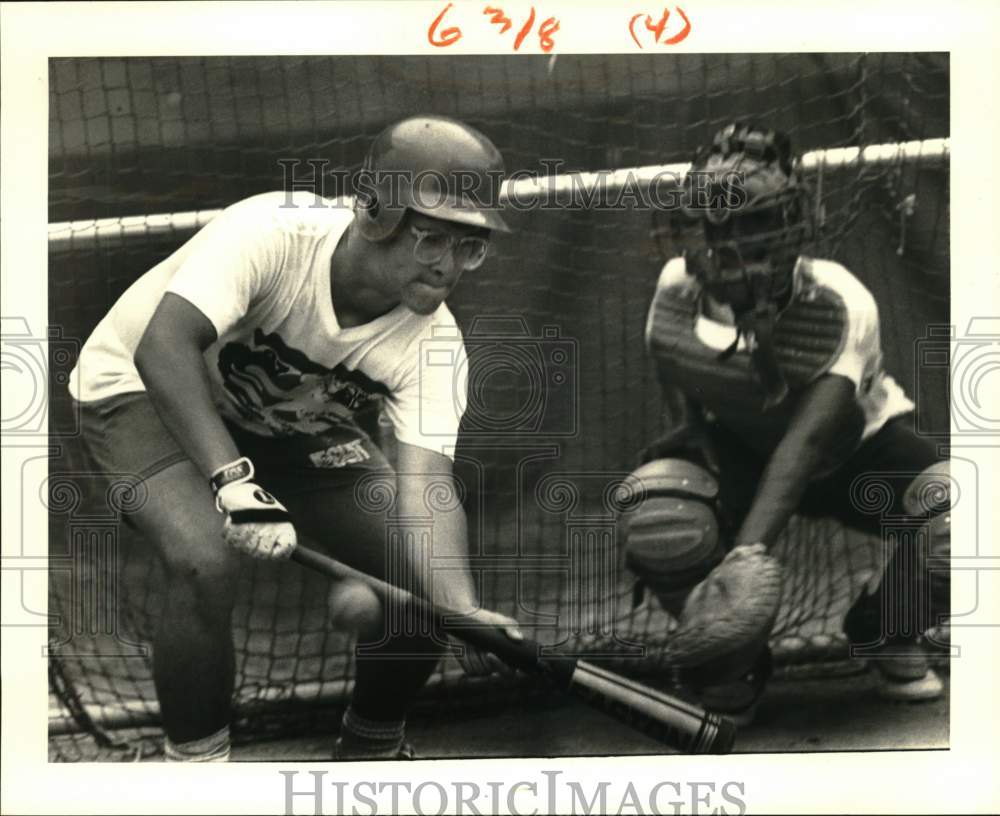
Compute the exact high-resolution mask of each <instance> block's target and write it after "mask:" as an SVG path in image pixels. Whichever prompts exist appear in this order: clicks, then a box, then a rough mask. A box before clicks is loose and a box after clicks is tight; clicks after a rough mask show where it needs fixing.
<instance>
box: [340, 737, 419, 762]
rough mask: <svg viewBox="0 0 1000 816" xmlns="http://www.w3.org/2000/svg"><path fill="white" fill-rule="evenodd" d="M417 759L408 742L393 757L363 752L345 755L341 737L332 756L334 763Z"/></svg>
mask: <svg viewBox="0 0 1000 816" xmlns="http://www.w3.org/2000/svg"><path fill="white" fill-rule="evenodd" d="M416 758H417V752H416V751H414V750H413V746H412V745H410V743H408V742H404V743H403V744H402V745H400V746H399V750H398V751H396V753H395V754H392V755H391V756H389V755H386V754H379V753H367V754H366V753H364V752H361V751H359V752H356V753H344V751H343V750H342V744H341V740H340V737H337V741H336V742H335V743H334V744H333V754H332V756H331V759H333V760H334V762H340V761H349V762H360V761H362V760H364V761H371V760H382V761H386V760H389V761H396V760H400V759H416Z"/></svg>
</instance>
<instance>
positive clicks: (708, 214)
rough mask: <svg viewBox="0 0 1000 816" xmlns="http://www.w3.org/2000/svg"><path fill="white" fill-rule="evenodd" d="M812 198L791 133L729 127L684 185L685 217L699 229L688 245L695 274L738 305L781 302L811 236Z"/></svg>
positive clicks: (702, 155) (702, 154)
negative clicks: (798, 164) (796, 159)
mask: <svg viewBox="0 0 1000 816" xmlns="http://www.w3.org/2000/svg"><path fill="white" fill-rule="evenodd" d="M807 196H808V193H807V191H806V188H805V187H804V185H803V184H802V182H801V180H800V178H799V174H798V171H797V169H796V167H795V163H794V161H793V159H792V155H791V142H790V140H789V138H788V136H786V135H785V134H783V133H780V132H777V131H773V130H763V129H760V128H757V127H754V126H751V125H745V124H731V125H728V126H726V127H725V128H723V129H722V130H720V131H719V132H718V133H717V134H716V135H715V138H714V139H713V140H712V144H711V145H709V146H708V147H705V148H703V149H701V150H699V151H698V154H697V155H696V156H695V158H694V161H693V162H692V164H691V171H690V172H689V174H688V176H687V180H686V183H685V198H684V204H685V207H684V214H685V215H686V216H687V217H688V218H690V219H694V221H695V222H696V224H698V225H700V227H701V230H700V232H701V235H700V236H695V240H694V241H689V242H688V243H687V245H686V246H685V256H686V257H687V260H688V264H689V266H690V268H691V272H692V273H693V274H695V275H696V276H697V277H698V278H699V279H700V280H701V281H702V283H703V284H704V285H705V287H706V288H707V289H708V290H709V291H710V292H712V294H713V295H715V296H716V297H717V298H718V299H719V300H722V301H724V302H727V303H731V304H733V305H734V308H737V309H738V310H739V309H740V307H742V308H743V309H744V310H745V309H749V308H753V307H754V306H755V305H757V304H759V303H760V302H761V301H762V300H764V301H774V300H780V299H781V298H783V297H784V296H786V295H787V294H788V293H789V291H790V285H791V274H792V268H793V267H794V265H795V261H796V260H797V258H798V256H799V253H800V252H801V250H802V247H803V244H804V243H805V242H806V240H807V239H808V238H809V237H810V235H811V234H812V230H811V227H810V224H809V207H808V199H807Z"/></svg>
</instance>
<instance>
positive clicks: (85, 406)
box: [80, 392, 392, 496]
mask: <svg viewBox="0 0 1000 816" xmlns="http://www.w3.org/2000/svg"><path fill="white" fill-rule="evenodd" d="M80 417H81V430H82V433H83V438H84V442H85V444H86V447H87V450H88V452H89V453H90V456H91V458H92V459H93V461H94V463H95V464H96V465H97V466H98V467H99V468H100V470H101V471H102V472H104V473H107V474H114V475H118V476H120V477H123V478H125V479H128V480H132V479H134V480H136V481H143V480H145V479H148V478H149V477H150V476H152V475H154V474H156V473H159V472H161V471H163V470H166V469H167V468H169V467H170V466H171V465H174V464H177V463H178V462H182V461H185V460H187V458H188V457H187V455H186V454H185V453H184V452H183V451H182V450H181V449H180V446H179V445H178V444H177V442H176V441H175V440H174V438H173V436H172V435H171V434H170V432H169V431H168V430H167V429H166V427H165V426H164V425H163V423H162V421H161V420H160V417H159V416H158V415H157V413H156V409H154V408H153V404H152V403H151V402H150V401H149V397H148V396H146V394H145V393H144V392H137V393H131V394H120V395H117V396H114V397H109V398H108V399H104V400H96V401H93V402H85V403H81V404H80ZM228 427H229V431H230V433H231V434H232V436H233V439H234V441H235V442H236V445H237V447H238V448H239V451H240V453H241V454H242V455H243V456H247V457H249V458H250V460H251V461H252V462H253V463H254V469H255V470H256V477H255V481H257V482H258V483H259V484H261V485H262V486H264V487H266V488H267V489H268V490H270V491H271V492H272V493H275V494H276V495H278V496H282V495H290V494H291V493H311V492H317V491H319V492H322V491H324V490H329V489H342V488H345V487H350V486H352V485H353V484H355V482H356V481H357V480H358V479H359V478H360V477H361V476H364V475H366V474H368V473H372V472H383V473H391V472H392V467H391V466H390V464H389V462H388V461H387V460H386V458H385V456H384V454H383V453H382V451H381V450H380V449H379V447H378V446H377V445H376V444H375V443H374V442H373V441H372V439H371V437H370V436H369V435H368V434H367V433H366V432H365V431H364V430H362V429H361V427H360V426H359V425H358V424H357V423H356V422H353V421H347V422H342V423H340V424H338V425H336V426H334V427H332V428H331V429H330V430H328V431H326V432H324V433H322V434H317V435H314V436H305V435H302V436H292V437H283V438H280V439H279V438H274V439H272V438H265V437H261V436H258V435H256V434H252V433H248V432H246V431H244V430H242V429H240V428H237V427H235V426H233V425H229V426H228Z"/></svg>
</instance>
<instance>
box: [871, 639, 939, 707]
mask: <svg viewBox="0 0 1000 816" xmlns="http://www.w3.org/2000/svg"><path fill="white" fill-rule="evenodd" d="M880 651H885V652H888V653H887V654H884V655H879V654H874V655H872V656H871V657H870V658H869V665H870V666H871V667H872V669H874V671H875V676H876V678H877V685H876V692H877V693H878V696H879V697H881V698H882V699H883V700H897V701H903V702H921V701H928V700H937V699H938V698H940V697H941V695H942V694H943V693H944V684H943V683H942V682H941V678H940V677H938V675H937V672H935V671H934V669H932V668H931V666H930V663H929V661H928V660H927V655H926V654H925V653H924V651H923V647H922V646H921V645H920V644H919V643H909V644H901V643H899V642H895V643H892V642H889V643H886V644H885V645H884V646H883V647H881V648H880Z"/></svg>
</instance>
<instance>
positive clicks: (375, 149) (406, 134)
mask: <svg viewBox="0 0 1000 816" xmlns="http://www.w3.org/2000/svg"><path fill="white" fill-rule="evenodd" d="M504 173H505V171H504V162H503V157H502V156H501V155H500V151H499V150H497V148H496V146H495V145H494V144H493V142H491V141H490V140H489V139H488V138H486V136H484V135H483V134H482V133H480V132H479V131H478V130H476V129H475V128H472V127H469V126H468V125H466V124H463V123H462V122H458V121H456V120H454V119H449V118H447V117H445V116H414V117H411V118H409V119H404V120H402V121H401V122H396V123H395V124H393V125H389V126H388V127H387V128H385V129H384V130H383V131H382V132H381V133H380V134H379V135H378V136H376V137H375V141H374V142H373V143H372V146H371V149H370V150H369V152H368V156H367V159H366V160H365V164H364V167H363V168H362V170H361V173H360V174H359V176H358V193H357V197H356V204H355V212H356V214H357V223H358V225H359V227H360V229H361V233H362V234H363V235H364V236H365V238H367V239H368V240H369V241H386V240H389V239H390V238H392V237H393V236H394V235H395V234H396V233H397V232H398V230H399V228H400V227H401V226H402V224H403V220H404V216H405V215H406V211H407V210H415V211H416V212H419V213H423V214H424V215H428V216H430V217H432V218H440V219H442V220H444V221H452V222H455V223H459V224H467V225H469V226H473V227H480V228H484V229H489V230H500V231H501V232H510V229H509V228H508V226H507V224H506V223H505V222H504V220H503V218H501V216H500V213H499V211H498V210H499V205H500V188H501V184H502V182H503V177H504Z"/></svg>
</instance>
